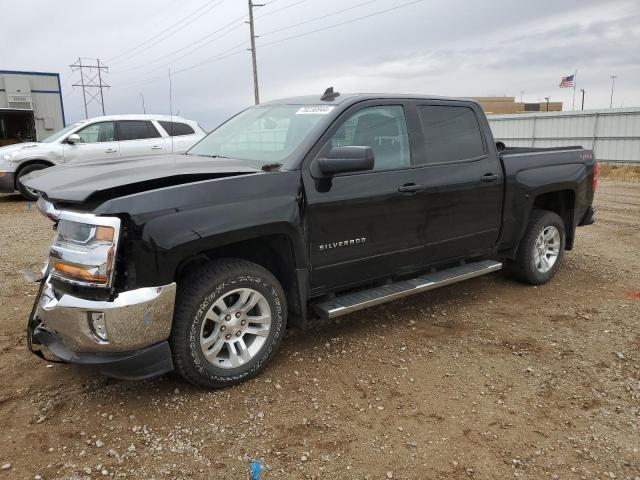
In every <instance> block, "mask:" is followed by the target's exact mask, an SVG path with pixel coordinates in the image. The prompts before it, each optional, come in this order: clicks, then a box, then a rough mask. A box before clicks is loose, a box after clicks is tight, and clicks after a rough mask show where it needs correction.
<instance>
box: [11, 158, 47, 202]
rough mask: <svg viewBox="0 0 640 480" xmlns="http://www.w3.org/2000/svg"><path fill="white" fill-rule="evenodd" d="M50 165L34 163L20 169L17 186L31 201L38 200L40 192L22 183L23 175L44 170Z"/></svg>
mask: <svg viewBox="0 0 640 480" xmlns="http://www.w3.org/2000/svg"><path fill="white" fill-rule="evenodd" d="M48 167H49V166H48V165H45V164H44V163H32V164H31V165H27V166H26V167H24V168H23V169H22V170H20V173H19V174H18V178H17V179H16V188H17V189H18V191H19V192H20V194H21V195H22V196H23V197H24V198H25V199H27V200H29V201H31V202H35V201H36V200H38V194H37V193H34V192H33V191H32V190H30V189H28V188H27V187H25V186H24V185H23V184H22V181H21V179H22V177H24V176H25V175H27V174H29V173H31V172H35V171H36V170H43V169H45V168H48Z"/></svg>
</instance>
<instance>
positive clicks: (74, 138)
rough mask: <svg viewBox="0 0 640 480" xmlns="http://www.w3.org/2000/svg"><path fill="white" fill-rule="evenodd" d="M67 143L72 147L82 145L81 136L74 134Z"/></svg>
mask: <svg viewBox="0 0 640 480" xmlns="http://www.w3.org/2000/svg"><path fill="white" fill-rule="evenodd" d="M66 142H67V143H69V144H71V145H75V144H76V143H81V142H82V139H81V138H80V135H78V134H77V133H72V134H71V135H69V136H68V137H67V140H66Z"/></svg>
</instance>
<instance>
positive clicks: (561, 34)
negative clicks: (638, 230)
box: [0, 0, 640, 127]
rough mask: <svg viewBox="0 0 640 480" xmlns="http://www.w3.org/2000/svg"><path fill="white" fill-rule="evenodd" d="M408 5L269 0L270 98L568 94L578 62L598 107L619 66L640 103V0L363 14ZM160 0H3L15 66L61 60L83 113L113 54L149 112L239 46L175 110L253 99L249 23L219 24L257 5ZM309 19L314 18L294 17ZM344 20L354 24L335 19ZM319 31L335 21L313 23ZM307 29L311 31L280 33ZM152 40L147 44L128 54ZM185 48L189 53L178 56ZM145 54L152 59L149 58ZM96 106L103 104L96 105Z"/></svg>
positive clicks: (234, 105)
mask: <svg viewBox="0 0 640 480" xmlns="http://www.w3.org/2000/svg"><path fill="white" fill-rule="evenodd" d="M404 3H406V0H377V1H373V2H368V3H367V4H363V2H362V1H361V0H353V1H352V2H351V3H346V2H344V1H342V0H323V1H322V2H319V1H314V2H312V1H305V2H299V1H298V0H277V3H276V2H275V1H272V2H271V4H269V2H267V6H265V7H263V8H261V9H260V10H259V11H258V12H257V15H256V17H257V19H256V28H257V33H258V34H260V33H261V32H262V33H266V32H271V31H275V30H279V29H283V28H287V29H286V30H283V31H281V32H280V33H274V34H272V35H269V36H267V37H265V38H264V39H262V38H258V65H259V80H260V87H261V97H262V98H263V99H274V98H278V97H289V96H292V95H297V94H309V93H318V94H319V93H321V92H322V91H324V89H325V88H326V87H327V86H330V85H333V86H334V87H335V88H336V89H337V90H339V91H343V92H347V91H360V92H363V91H369V92H371V91H385V92H406V93H426V94H439V95H453V96H474V95H475V96H477V95H487V94H499V95H502V94H509V95H514V96H519V94H520V92H521V91H525V94H524V97H525V100H526V99H530V100H533V101H535V100H536V99H537V98H543V97H545V96H549V95H551V96H552V98H554V99H556V100H561V101H564V102H565V106H566V105H567V103H568V105H569V106H570V104H571V97H572V92H571V91H569V90H570V89H562V90H561V89H558V83H559V80H560V77H561V76H563V75H568V74H570V73H571V72H573V69H574V68H577V69H578V84H579V86H580V88H585V89H586V90H587V92H588V94H587V99H588V100H587V106H588V107H589V108H595V107H605V106H608V104H609V94H610V90H609V81H610V80H609V77H610V75H613V74H615V75H618V80H617V82H616V85H617V86H616V99H618V100H619V101H623V102H625V104H626V105H630V104H635V105H640V91H639V87H638V85H640V56H639V55H638V54H637V48H636V45H639V44H640V4H639V3H638V2H637V1H633V0H611V1H607V2H601V1H598V0H565V1H563V2H557V1H554V0H539V1H536V2H517V4H516V3H514V2H513V1H512V0H483V1H482V2H474V1H470V0H429V1H424V2H420V3H417V4H415V5H410V6H406V7H403V8H398V9H396V10H393V11H389V12H387V13H385V14H382V15H377V16H372V17H369V18H366V19H363V20H358V18H359V17H362V16H365V15H370V14H371V13H375V12H377V11H381V10H387V9H391V8H393V7H394V6H398V5H401V4H404ZM215 4H218V5H217V6H215V7H214V5H215ZM360 4H362V5H360ZM151 5H152V4H149V3H147V2H131V1H126V0H112V1H111V2H109V4H108V5H107V4H104V3H101V4H97V3H91V2H89V3H87V2H86V1H84V0H66V1H65V4H64V8H60V5H59V3H58V2H54V1H53V0H48V1H36V0H4V1H3V17H4V18H22V17H25V18H27V17H28V18H29V19H30V24H29V29H28V35H26V34H25V27H24V25H23V24H19V22H8V21H5V22H3V28H2V29H0V45H4V46H5V48H4V49H3V68H7V69H21V70H42V71H59V72H61V73H62V76H63V81H65V86H64V99H65V109H66V111H67V112H68V115H69V117H70V119H71V120H73V119H78V118H82V116H83V107H82V95H81V94H80V92H79V89H77V88H76V89H73V88H72V87H71V86H70V85H71V83H73V81H74V77H73V76H72V74H71V72H70V69H69V67H68V65H69V64H70V63H72V62H73V61H74V59H75V58H77V57H78V56H87V57H100V58H101V59H102V60H103V61H107V60H111V61H110V62H107V64H108V65H109V66H110V71H109V75H108V76H107V80H108V82H109V83H110V84H111V85H112V88H111V89H110V91H108V92H107V93H106V106H107V112H108V113H130V112H139V111H141V109H142V106H141V99H140V96H139V93H143V94H144V96H145V101H146V106H147V111H152V112H154V113H168V111H169V102H168V78H167V77H168V75H167V74H168V68H169V67H171V68H172V70H173V71H174V72H176V71H179V70H181V69H184V68H189V67H192V66H194V65H196V64H198V63H202V62H203V61H204V60H205V59H207V58H215V57H217V56H218V57H220V56H225V55H226V54H224V52H230V53H233V55H231V56H228V57H225V58H221V59H218V60H217V61H214V62H212V63H208V64H205V65H202V66H199V67H196V68H190V69H189V70H185V71H184V72H182V73H178V74H176V75H175V76H174V78H173V97H174V111H178V110H179V111H180V113H181V115H183V116H186V117H190V118H193V119H196V120H198V121H200V122H201V124H203V126H205V127H213V126H215V125H216V124H217V123H219V122H220V121H222V120H224V119H225V118H226V117H227V116H228V115H230V114H232V113H234V112H236V111H238V110H239V109H241V108H245V107H246V106H249V105H251V104H252V103H253V83H252V76H251V61H250V54H249V52H247V51H246V50H244V49H245V48H246V47H248V28H247V27H246V25H244V24H242V23H239V24H238V28H236V29H235V30H233V31H231V32H229V33H228V34H225V35H222V36H219V35H217V34H216V35H212V32H215V31H216V30H218V29H220V28H221V27H223V26H224V25H226V24H228V23H229V22H231V21H232V20H234V19H238V18H240V17H241V16H242V15H244V14H246V3H245V2H238V1H236V0H233V1H232V0H226V1H224V0H222V1H220V2H217V1H216V2H210V1H209V2H205V1H204V0H184V1H181V2H175V1H173V0H157V1H156V2H154V4H153V5H152V6H151ZM356 5H360V6H357V7H355V8H353V9H351V10H349V11H345V12H343V13H340V14H335V15H330V16H326V15H328V14H329V13H331V12H335V11H339V10H343V9H345V8H347V7H349V6H356ZM198 9H200V10H198ZM279 9H282V10H281V11H277V12H274V11H275V10H279ZM192 12H197V13H196V14H195V15H192V16H191V17H188V18H189V20H188V22H189V23H188V25H186V27H185V28H182V29H179V30H177V31H176V32H175V33H171V32H173V31H174V30H175V28H173V29H172V25H173V24H175V23H176V22H177V21H178V20H180V19H181V18H184V17H186V16H187V15H189V14H190V13H192ZM198 12H199V13H198ZM270 12H271V13H270ZM266 14H269V15H266ZM262 16H264V18H261V17H262ZM325 16H326V17H325ZM307 20H313V21H310V22H307V23H304V24H303V25H300V26H297V27H294V28H288V27H290V26H291V25H293V24H296V23H300V22H303V21H304V22H306V21H307ZM351 20H353V21H351ZM240 21H241V19H240ZM346 21H351V23H348V24H345V25H341V26H338V27H332V26H333V25H335V24H336V23H342V22H346ZM318 29H325V30H322V31H318V32H316V33H311V34H308V35H307V33H308V32H311V31H312V30H318ZM223 31H226V30H223ZM167 33H170V35H169V36H167V37H166V38H165V39H164V40H163V38H164V36H165V35H166V34H167ZM205 35H210V37H208V38H211V39H213V41H211V42H210V43H208V44H206V45H205V42H204V41H202V40H200V39H201V38H203V37H204V36H205ZM295 35H302V36H300V37H297V38H294V39H290V40H284V41H281V42H280V43H276V44H270V45H269V43H271V42H273V41H277V40H283V39H286V38H288V37H290V36H295ZM17 39H20V40H19V41H17ZM150 39H151V40H150ZM145 42H146V43H145ZM140 44H142V46H143V48H141V49H138V50H135V49H134V50H133V51H132V52H129V53H126V52H127V51H128V50H131V49H132V48H134V47H136V46H137V45H140ZM7 46H11V48H8V47H7ZM198 47H201V48H198ZM176 50H180V53H177V54H174V55H170V53H171V52H173V51H176ZM137 51H140V52H141V53H140V54H139V55H133V54H132V53H135V52H137ZM44 52H46V53H44ZM123 53H124V54H123ZM184 54H187V55H186V56H184V58H180V57H181V56H183V55H184ZM143 64H148V65H146V66H145V67H144V68H140V67H139V66H140V65H143ZM136 67H138V68H136ZM154 78H155V79H154ZM614 103H616V105H619V104H618V103H617V102H614ZM91 111H92V112H93V113H94V114H96V113H97V110H96V109H95V106H93V107H92V110H91Z"/></svg>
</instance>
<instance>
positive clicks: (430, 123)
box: [416, 105, 486, 164]
mask: <svg viewBox="0 0 640 480" xmlns="http://www.w3.org/2000/svg"><path fill="white" fill-rule="evenodd" d="M416 108H417V111H418V117H419V120H420V126H421V128H422V133H423V135H424V139H425V149H426V155H425V156H424V157H423V164H432V163H449V162H458V161H468V160H473V159H475V158H478V157H481V156H483V155H484V154H485V153H486V152H485V147H484V141H483V139H482V133H481V131H480V124H479V123H478V119H477V117H476V114H475V112H474V111H473V109H472V108H470V107H465V106H462V105H452V106H448V105H417V107H416Z"/></svg>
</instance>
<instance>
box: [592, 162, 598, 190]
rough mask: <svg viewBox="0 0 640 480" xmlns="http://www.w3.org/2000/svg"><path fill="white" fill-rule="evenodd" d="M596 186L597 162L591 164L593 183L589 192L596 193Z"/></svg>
mask: <svg viewBox="0 0 640 480" xmlns="http://www.w3.org/2000/svg"><path fill="white" fill-rule="evenodd" d="M597 186H598V161H597V160H596V161H595V163H594V164H593V181H592V183H591V191H593V193H596V187H597Z"/></svg>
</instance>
